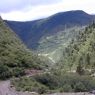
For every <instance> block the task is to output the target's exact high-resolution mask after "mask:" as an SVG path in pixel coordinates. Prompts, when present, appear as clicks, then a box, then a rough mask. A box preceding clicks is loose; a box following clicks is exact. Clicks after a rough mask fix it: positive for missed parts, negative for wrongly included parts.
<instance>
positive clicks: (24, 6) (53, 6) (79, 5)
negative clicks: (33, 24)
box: [0, 0, 95, 21]
mask: <svg viewBox="0 0 95 95" xmlns="http://www.w3.org/2000/svg"><path fill="white" fill-rule="evenodd" d="M70 10H83V11H85V12H87V13H89V14H95V0H1V1H0V15H1V16H2V18H3V19H6V20H14V21H31V20H36V19H41V18H45V17H48V16H51V15H53V14H55V13H58V12H64V11H70Z"/></svg>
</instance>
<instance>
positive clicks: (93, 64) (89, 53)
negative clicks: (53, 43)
mask: <svg viewBox="0 0 95 95" xmlns="http://www.w3.org/2000/svg"><path fill="white" fill-rule="evenodd" d="M59 64H60V66H61V67H63V68H65V69H66V68H68V70H78V72H79V73H82V74H83V72H82V71H83V70H84V71H85V70H88V71H90V72H91V73H95V24H94V23H93V24H92V25H90V26H88V27H86V28H85V30H83V31H80V32H79V34H78V36H76V38H73V39H72V41H71V42H70V44H69V45H68V46H67V47H66V48H65V49H64V51H63V57H62V60H61V61H60V62H59Z"/></svg>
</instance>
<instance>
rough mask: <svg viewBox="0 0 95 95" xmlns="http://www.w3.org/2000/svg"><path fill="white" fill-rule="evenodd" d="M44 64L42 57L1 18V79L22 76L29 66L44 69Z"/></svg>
mask: <svg viewBox="0 0 95 95" xmlns="http://www.w3.org/2000/svg"><path fill="white" fill-rule="evenodd" d="M43 66H44V63H43V62H42V61H41V60H40V58H38V56H36V55H34V54H33V53H32V52H30V51H29V50H28V49H27V48H26V47H25V45H24V44H23V43H22V42H21V41H20V39H19V38H18V36H17V35H16V34H15V33H14V32H13V31H12V30H11V29H10V28H9V27H8V26H7V25H6V23H4V21H3V20H2V19H0V79H6V78H10V77H12V76H22V75H24V74H25V69H27V68H34V69H42V68H43Z"/></svg>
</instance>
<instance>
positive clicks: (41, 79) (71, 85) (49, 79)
mask: <svg viewBox="0 0 95 95" xmlns="http://www.w3.org/2000/svg"><path fill="white" fill-rule="evenodd" d="M56 74H57V75H55V74H54V73H52V74H49V73H46V74H41V75H36V76H34V77H30V78H29V77H28V78H25V77H23V78H20V79H14V80H12V84H13V85H14V86H15V87H16V89H17V90H20V91H31V92H32V91H35V92H38V93H40V94H43V93H52V92H85V91H90V90H92V89H95V78H93V77H91V76H80V75H78V74H74V73H72V74H71V73H63V74H60V73H56Z"/></svg>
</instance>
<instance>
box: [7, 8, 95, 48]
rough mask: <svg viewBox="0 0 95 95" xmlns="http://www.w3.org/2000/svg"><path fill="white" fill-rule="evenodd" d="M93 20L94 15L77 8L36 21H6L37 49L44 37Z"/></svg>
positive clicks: (25, 41)
mask: <svg viewBox="0 0 95 95" xmlns="http://www.w3.org/2000/svg"><path fill="white" fill-rule="evenodd" d="M93 20H95V16H94V15H90V14H87V13H85V12H84V11H81V10H77V11H67V12H61V13H57V14H55V15H52V16H50V17H48V18H45V19H40V20H35V21H28V22H15V21H6V23H7V24H8V25H9V26H10V27H11V28H12V29H13V30H14V31H15V32H16V34H18V35H19V37H20V38H21V39H22V40H23V42H24V43H25V44H26V45H27V46H28V47H29V48H32V49H37V47H38V46H39V40H40V39H41V38H42V37H45V36H49V35H55V34H56V33H59V32H60V31H63V30H64V29H66V28H71V27H73V26H85V25H88V24H90V23H91V22H92V21H93Z"/></svg>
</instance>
